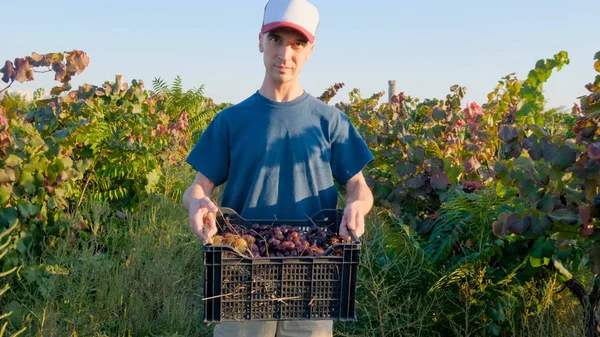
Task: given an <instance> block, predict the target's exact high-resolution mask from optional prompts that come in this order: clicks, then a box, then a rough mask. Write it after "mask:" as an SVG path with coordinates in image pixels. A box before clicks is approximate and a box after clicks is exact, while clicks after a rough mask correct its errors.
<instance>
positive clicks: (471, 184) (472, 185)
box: [462, 180, 483, 190]
mask: <svg viewBox="0 0 600 337" xmlns="http://www.w3.org/2000/svg"><path fill="white" fill-rule="evenodd" d="M462 183H463V185H465V187H466V188H468V189H471V190H478V189H480V188H482V187H483V183H482V182H481V181H467V180H463V182H462Z"/></svg>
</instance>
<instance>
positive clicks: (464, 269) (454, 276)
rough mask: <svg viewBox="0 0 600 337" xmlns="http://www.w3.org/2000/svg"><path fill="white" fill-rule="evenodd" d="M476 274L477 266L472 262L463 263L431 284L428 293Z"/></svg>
mask: <svg viewBox="0 0 600 337" xmlns="http://www.w3.org/2000/svg"><path fill="white" fill-rule="evenodd" d="M474 274H475V268H474V267H473V265H471V264H467V265H462V266H460V268H457V269H455V270H453V271H451V272H449V273H445V274H444V275H443V276H442V277H441V278H440V279H439V280H438V281H437V282H435V283H434V284H433V286H431V288H430V289H429V291H428V292H427V294H428V295H430V294H432V293H435V292H437V291H440V290H442V289H445V288H447V287H448V286H450V285H452V284H457V283H461V282H462V281H463V280H465V279H467V278H469V277H472V276H473V275H474Z"/></svg>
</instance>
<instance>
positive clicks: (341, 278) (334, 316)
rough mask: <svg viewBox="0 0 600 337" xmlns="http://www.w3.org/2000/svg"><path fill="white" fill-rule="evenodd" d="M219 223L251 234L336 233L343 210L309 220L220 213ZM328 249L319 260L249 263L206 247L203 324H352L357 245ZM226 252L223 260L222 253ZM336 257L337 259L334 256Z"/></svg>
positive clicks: (258, 259) (299, 258) (217, 247)
mask: <svg viewBox="0 0 600 337" xmlns="http://www.w3.org/2000/svg"><path fill="white" fill-rule="evenodd" d="M220 211H221V213H222V215H221V214H218V216H217V222H218V223H220V224H223V223H224V222H225V221H229V223H230V224H232V225H238V226H242V227H245V228H248V229H249V228H251V226H252V224H254V223H258V224H259V225H263V224H267V225H273V226H279V225H282V224H288V225H292V226H295V227H298V228H299V229H300V230H308V229H309V228H310V227H311V226H313V225H317V226H319V227H325V226H327V227H330V229H332V230H333V231H334V232H338V231H339V225H340V222H341V219H342V216H343V210H339V209H325V210H321V211H319V212H317V213H316V214H315V215H314V216H312V217H311V218H310V219H307V220H291V221H286V220H276V221H275V222H274V221H273V220H248V219H244V218H242V217H241V216H240V215H238V214H237V213H236V212H235V211H234V210H232V209H230V208H221V209H220ZM350 235H351V238H352V242H351V243H340V244H337V245H334V246H332V247H330V248H328V249H327V250H326V251H325V252H324V253H323V254H321V255H320V256H297V257H255V258H248V257H246V256H242V255H241V254H239V253H238V252H237V251H236V250H235V249H234V248H232V247H229V246H225V245H211V244H207V245H205V246H204V256H203V258H204V260H203V263H204V275H203V281H204V301H203V302H204V322H205V323H206V324H210V323H213V322H214V323H218V322H225V321H277V320H335V321H356V314H355V294H356V273H357V269H358V264H359V257H360V241H359V240H358V238H357V237H356V235H355V234H354V233H353V232H350ZM226 252H229V253H228V254H227V255H228V256H234V257H225V256H224V253H226ZM334 252H335V253H336V254H335V255H339V256H335V255H334Z"/></svg>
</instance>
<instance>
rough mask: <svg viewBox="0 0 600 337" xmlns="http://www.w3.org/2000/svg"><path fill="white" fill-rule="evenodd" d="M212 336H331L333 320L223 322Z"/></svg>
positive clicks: (216, 327)
mask: <svg viewBox="0 0 600 337" xmlns="http://www.w3.org/2000/svg"><path fill="white" fill-rule="evenodd" d="M214 337H333V321H260V322H223V323H219V324H218V325H217V326H215V334H214Z"/></svg>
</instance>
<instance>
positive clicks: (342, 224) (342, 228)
mask: <svg viewBox="0 0 600 337" xmlns="http://www.w3.org/2000/svg"><path fill="white" fill-rule="evenodd" d="M346 219H347V217H346V216H345V215H344V217H343V218H342V221H341V222H340V230H339V233H338V234H339V235H340V236H341V237H347V236H348V228H347V227H346V226H348V221H347V220H346Z"/></svg>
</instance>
